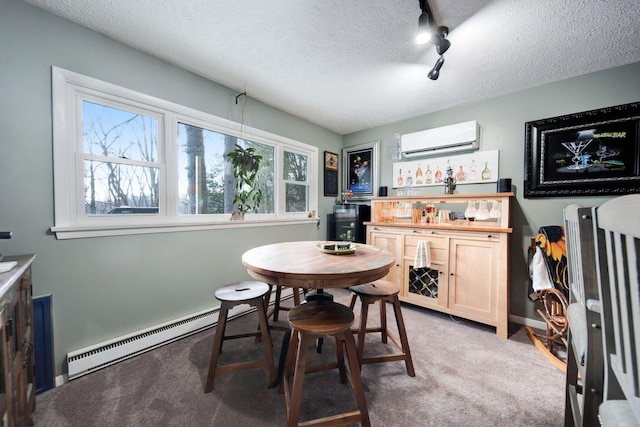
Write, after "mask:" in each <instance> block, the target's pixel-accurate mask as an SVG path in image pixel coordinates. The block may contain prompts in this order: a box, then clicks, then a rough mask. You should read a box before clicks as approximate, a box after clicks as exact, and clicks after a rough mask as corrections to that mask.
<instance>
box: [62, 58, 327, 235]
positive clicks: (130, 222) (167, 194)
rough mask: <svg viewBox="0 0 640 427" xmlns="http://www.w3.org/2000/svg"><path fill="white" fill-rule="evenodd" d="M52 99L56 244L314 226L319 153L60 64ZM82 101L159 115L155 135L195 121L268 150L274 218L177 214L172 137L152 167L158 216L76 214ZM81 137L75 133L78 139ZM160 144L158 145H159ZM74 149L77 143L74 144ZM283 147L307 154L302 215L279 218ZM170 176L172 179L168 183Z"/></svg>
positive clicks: (160, 145) (160, 146)
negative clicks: (157, 185) (157, 182)
mask: <svg viewBox="0 0 640 427" xmlns="http://www.w3.org/2000/svg"><path fill="white" fill-rule="evenodd" d="M51 78H52V95H53V161H54V195H55V207H54V213H55V218H54V226H53V227H51V231H52V232H54V233H55V234H56V237H57V238H58V239H74V238H86V237H104V236H115V235H131V234H149V233H163V232H175V231H194V230H210V229H222V228H244V227H262V226H273V225H286V224H304V223H317V220H318V218H317V216H316V215H315V212H317V208H318V187H319V183H318V148H317V147H314V146H311V145H308V144H304V143H301V142H299V141H295V140H292V139H289V138H285V137H282V136H279V135H275V134H272V133H269V132H265V131H262V130H260V129H255V128H252V127H250V126H246V125H241V124H239V123H236V122H233V121H230V120H227V119H223V118H220V117H216V116H213V115H211V114H207V113H204V112H202V111H198V110H195V109H192V108H189V107H185V106H182V105H179V104H175V103H172V102H169V101H166V100H162V99H159V98H155V97H152V96H149V95H145V94H142V93H139V92H136V91H132V90H130V89H126V88H123V87H120V86H116V85H113V84H110V83H106V82H103V81H100V80H98V79H94V78H91V77H88V76H84V75H82V74H78V73H75V72H72V71H68V70H65V69H62V68H59V67H55V66H52V67H51ZM78 97H81V98H82V99H89V98H93V99H95V100H96V101H97V102H101V101H102V102H104V100H107V101H111V102H113V103H114V104H115V105H126V106H127V108H131V109H133V110H135V111H139V110H141V111H143V112H145V113H146V114H152V115H153V116H154V117H158V119H159V122H158V127H159V133H160V134H164V135H177V123H178V122H184V123H189V124H195V125H198V126H202V127H204V128H207V129H211V130H213V131H216V132H220V133H224V134H228V135H233V136H237V137H239V138H243V139H247V140H251V141H254V142H260V143H266V144H269V145H273V146H274V148H275V154H276V156H275V159H274V172H275V173H276V177H275V180H276V182H277V183H278V184H277V186H276V191H275V194H274V198H275V200H274V208H275V213H274V214H247V215H246V217H245V219H244V220H242V221H231V220H230V215H229V214H218V215H178V198H177V185H176V183H175V182H173V180H172V179H170V178H168V174H169V173H171V171H174V170H177V169H176V168H177V156H176V155H174V154H172V153H177V150H178V147H177V140H176V139H175V138H162V137H161V136H159V141H158V150H159V153H158V163H159V164H160V165H161V166H160V167H161V174H160V177H161V178H160V185H161V188H162V189H163V190H162V192H161V195H160V203H159V205H160V206H159V207H160V215H143V214H136V215H135V216H117V215H116V216H113V217H109V218H105V216H101V215H97V216H87V215H83V214H82V212H83V211H84V199H83V198H82V199H81V200H78V199H79V198H80V195H82V194H83V191H82V185H83V182H78V181H79V178H78V177H79V175H78V173H79V172H77V171H78V169H77V168H79V167H80V168H82V167H83V166H82V159H81V155H79V153H78V151H79V150H82V137H81V134H82V131H81V126H80V124H79V123H77V118H79V117H81V113H80V112H79V111H77V110H78V108H79V105H80V103H79V102H78V101H77V100H78ZM78 133H80V135H78ZM163 141H164V142H163ZM74 144H80V147H78V146H75V147H74ZM283 148H286V149H287V150H290V151H293V152H297V153H301V154H305V155H307V156H309V182H308V184H309V212H300V213H285V212H284V211H282V210H281V205H282V203H283V202H282V201H281V200H280V193H279V192H280V189H281V188H282V183H283V179H282V171H281V170H280V169H281V155H282V154H281V153H282V151H283ZM174 179H175V178H174ZM310 212H313V215H312V214H311V213H310Z"/></svg>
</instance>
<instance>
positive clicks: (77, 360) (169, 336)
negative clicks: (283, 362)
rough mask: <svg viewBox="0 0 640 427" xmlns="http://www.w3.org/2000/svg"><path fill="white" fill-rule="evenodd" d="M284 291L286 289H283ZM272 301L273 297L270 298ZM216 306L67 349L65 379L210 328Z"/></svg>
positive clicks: (235, 312)
mask: <svg viewBox="0 0 640 427" xmlns="http://www.w3.org/2000/svg"><path fill="white" fill-rule="evenodd" d="M287 291H288V292H287ZM292 297H293V294H292V292H291V289H283V293H282V297H281V299H282V300H285V299H288V298H292ZM271 304H273V298H272V299H271ZM255 310H256V309H255V307H249V306H248V305H244V304H243V305H239V306H236V307H234V308H233V309H231V310H229V319H233V318H236V317H239V316H242V315H245V314H248V313H251V312H254V311H255ZM218 314H219V309H218V308H215V309H212V310H205V311H202V312H199V313H196V314H192V315H190V316H185V317H182V318H180V319H175V320H173V321H170V322H166V323H163V324H161V325H157V326H154V327H151V328H147V329H143V330H141V331H138V332H135V333H132V334H128V335H125V336H122V337H119V338H115V339H112V340H108V341H105V342H102V343H98V344H95V345H92V346H89V347H85V348H82V349H79V350H75V351H72V352H69V353H68V354H67V365H68V371H69V374H68V375H69V380H73V379H75V378H78V377H81V376H83V375H86V374H89V373H91V372H95V371H97V370H99V369H102V368H105V367H107V366H110V365H113V364H115V363H118V362H120V361H122V360H126V359H129V358H131V357H134V356H137V355H139V354H141V353H144V352H147V351H149V350H153V349H154V348H158V347H160V346H163V345H165V344H168V343H170V342H173V341H176V340H178V339H181V338H184V337H187V336H189V335H192V334H195V333H197V332H200V331H202V330H204V329H207V328H211V327H213V326H215V325H216V324H217V323H218Z"/></svg>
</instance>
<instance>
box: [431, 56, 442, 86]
mask: <svg viewBox="0 0 640 427" xmlns="http://www.w3.org/2000/svg"><path fill="white" fill-rule="evenodd" d="M443 64H444V56H440V58H438V60H437V61H436V65H434V66H433V68H432V69H431V71H429V74H427V77H429V78H430V79H431V80H438V77H440V68H442V65H443Z"/></svg>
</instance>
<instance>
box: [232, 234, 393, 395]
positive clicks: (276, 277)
mask: <svg viewBox="0 0 640 427" xmlns="http://www.w3.org/2000/svg"><path fill="white" fill-rule="evenodd" d="M318 243H320V242H318V241H302V242H284V243H274V244H271V245H265V246H259V247H257V248H253V249H250V250H248V251H247V252H245V253H244V254H243V255H242V264H243V265H244V266H245V267H247V271H248V272H249V275H250V276H251V277H253V278H254V279H256V280H260V281H263V282H265V283H268V284H270V285H273V286H288V287H292V288H307V289H310V288H313V289H317V292H318V294H317V295H315V296H314V297H313V298H314V299H323V297H324V298H326V297H327V296H328V297H329V298H333V297H331V296H330V295H327V294H325V295H323V291H324V289H330V288H348V287H349V286H353V285H360V284H363V283H370V282H373V281H374V280H378V279H381V278H383V277H384V276H386V275H387V273H389V270H390V269H391V267H392V266H393V265H394V263H395V256H394V255H393V254H392V253H391V252H389V251H385V250H383V249H380V248H377V247H375V246H369V245H364V244H359V243H358V244H357V248H356V250H355V251H354V253H352V254H341V255H334V254H328V253H325V252H323V251H321V250H320V248H319V247H318ZM306 298H307V299H309V295H307V297H306ZM290 337H291V329H290V328H289V329H288V330H287V332H286V333H285V336H284V338H283V342H282V348H281V351H280V361H279V363H278V373H277V375H276V380H275V381H274V382H273V383H271V384H270V385H269V388H275V387H277V386H278V385H279V384H280V381H281V380H282V373H283V369H284V364H285V357H286V354H287V349H288V348H289V340H290ZM321 346H322V338H319V339H318V352H320V351H321Z"/></svg>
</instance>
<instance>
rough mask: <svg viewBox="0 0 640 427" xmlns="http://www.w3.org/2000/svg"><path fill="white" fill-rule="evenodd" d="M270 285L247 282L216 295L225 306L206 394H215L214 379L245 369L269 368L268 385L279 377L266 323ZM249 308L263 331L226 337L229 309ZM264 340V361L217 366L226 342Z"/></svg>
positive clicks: (231, 285)
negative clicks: (251, 339) (265, 299)
mask: <svg viewBox="0 0 640 427" xmlns="http://www.w3.org/2000/svg"><path fill="white" fill-rule="evenodd" d="M269 289H270V287H269V285H267V284H266V283H262V282H254V281H244V282H237V283H232V284H230V285H226V286H223V287H221V288H220V289H218V290H217V291H216V292H215V296H216V298H217V299H218V300H219V301H220V302H221V303H222V304H221V305H220V313H219V316H218V326H216V335H215V339H214V341H213V349H212V351H211V361H210V362H209V374H208V375H207V384H206V386H205V389H204V391H205V393H210V392H211V391H213V383H214V380H215V375H216V374H219V373H225V372H233V371H240V370H244V369H253V368H260V367H263V366H266V367H267V369H268V370H269V382H271V381H273V380H274V379H275V376H276V370H275V367H274V365H273V356H272V354H271V352H272V346H271V335H270V333H269V325H268V323H267V313H266V310H265V304H264V296H265V295H266V294H267V293H268V292H269ZM241 304H249V305H250V306H252V307H256V310H257V313H258V320H259V322H260V330H259V331H256V332H249V333H245V334H235V335H227V336H225V333H224V331H225V329H226V326H227V315H228V312H229V309H230V308H233V307H235V306H237V305H241ZM257 336H260V337H261V338H262V343H263V345H264V353H265V355H264V358H263V359H260V360H255V361H246V362H236V363H229V364H226V365H220V366H218V356H219V354H220V352H221V351H222V343H223V341H224V340H229V339H236V338H248V337H257Z"/></svg>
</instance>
